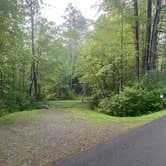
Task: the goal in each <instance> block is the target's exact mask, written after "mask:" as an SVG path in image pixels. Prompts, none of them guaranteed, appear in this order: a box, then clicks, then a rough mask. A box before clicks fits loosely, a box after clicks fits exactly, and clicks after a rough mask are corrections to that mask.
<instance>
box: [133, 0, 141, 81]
mask: <svg viewBox="0 0 166 166" xmlns="http://www.w3.org/2000/svg"><path fill="white" fill-rule="evenodd" d="M134 16H135V19H136V21H135V28H134V33H135V50H136V55H135V68H136V78H137V80H138V81H139V75H140V73H139V21H138V2H137V0H134Z"/></svg>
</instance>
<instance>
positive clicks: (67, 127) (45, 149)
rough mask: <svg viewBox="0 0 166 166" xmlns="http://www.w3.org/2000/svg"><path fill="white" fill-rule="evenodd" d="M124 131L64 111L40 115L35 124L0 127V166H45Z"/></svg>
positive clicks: (118, 125)
mask: <svg viewBox="0 0 166 166" xmlns="http://www.w3.org/2000/svg"><path fill="white" fill-rule="evenodd" d="M126 130H128V128H127V127H126V126H125V125H124V124H122V123H115V122H109V123H108V122H107V123H97V124H95V123H94V122H89V121H87V120H86V119H84V118H82V117H80V116H78V115H77V114H74V113H72V112H70V111H67V110H56V111H51V110H49V111H48V110H47V111H42V112H41V116H40V119H38V120H16V121H15V122H14V123H12V124H6V125H3V126H0V166H46V165H49V164H51V163H52V162H53V161H56V160H59V159H62V158H64V157H67V156H69V155H72V154H75V153H77V152H80V151H84V150H86V149H88V148H90V147H92V146H94V145H96V144H98V143H101V142H104V141H107V140H110V139H113V138H115V137H117V136H118V135H120V134H122V133H124V132H125V131H126Z"/></svg>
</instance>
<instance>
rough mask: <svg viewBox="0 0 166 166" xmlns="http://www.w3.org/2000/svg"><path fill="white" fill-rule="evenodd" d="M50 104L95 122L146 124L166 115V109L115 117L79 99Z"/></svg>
mask: <svg viewBox="0 0 166 166" xmlns="http://www.w3.org/2000/svg"><path fill="white" fill-rule="evenodd" d="M50 106H51V107H52V108H54V109H59V108H67V109H68V110H70V111H72V112H74V113H77V114H78V115H80V116H81V117H84V118H86V119H88V120H90V121H93V122H97V123H98V122H99V123H100V122H108V121H112V122H126V123H128V122H129V123H130V122H131V123H134V122H136V123H140V124H144V123H146V122H150V121H152V120H155V119H158V118H160V117H162V116H164V115H166V110H163V111H159V112H155V113H152V114H149V115H143V116H139V117H114V116H110V115H106V114H103V113H100V112H97V111H93V110H91V109H90V108H89V107H88V104H87V103H81V102H80V101H79V100H76V101H75V100H67V101H51V102H50Z"/></svg>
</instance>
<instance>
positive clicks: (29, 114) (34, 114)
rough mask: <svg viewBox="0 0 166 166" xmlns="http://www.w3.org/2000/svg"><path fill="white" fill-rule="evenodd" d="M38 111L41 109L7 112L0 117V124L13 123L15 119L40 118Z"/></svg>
mask: <svg viewBox="0 0 166 166" xmlns="http://www.w3.org/2000/svg"><path fill="white" fill-rule="evenodd" d="M40 112H41V110H31V111H22V112H14V113H11V114H7V115H5V116H2V117H0V125H2V124H9V123H13V122H14V121H16V120H35V119H38V118H40Z"/></svg>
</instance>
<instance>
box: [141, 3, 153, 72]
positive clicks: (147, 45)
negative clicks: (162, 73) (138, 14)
mask: <svg viewBox="0 0 166 166" xmlns="http://www.w3.org/2000/svg"><path fill="white" fill-rule="evenodd" d="M151 21H152V0H148V1H147V23H146V39H145V50H144V57H143V59H144V60H143V62H144V64H143V70H144V71H145V72H146V71H147V70H149V59H150V57H149V56H150V40H151Z"/></svg>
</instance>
